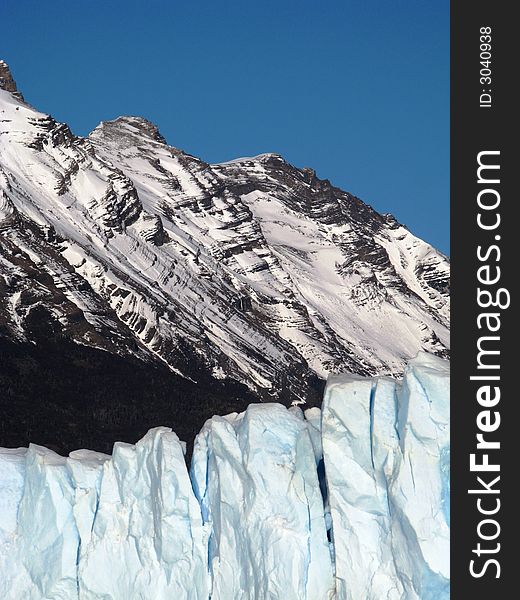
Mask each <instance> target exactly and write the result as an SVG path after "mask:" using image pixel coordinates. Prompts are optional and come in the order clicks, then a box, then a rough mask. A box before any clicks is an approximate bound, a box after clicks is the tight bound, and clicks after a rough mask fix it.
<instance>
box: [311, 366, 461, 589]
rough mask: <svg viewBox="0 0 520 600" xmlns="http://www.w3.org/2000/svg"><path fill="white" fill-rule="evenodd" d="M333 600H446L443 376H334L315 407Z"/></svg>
mask: <svg viewBox="0 0 520 600" xmlns="http://www.w3.org/2000/svg"><path fill="white" fill-rule="evenodd" d="M322 444H323V454H324V462H325V470H326V473H327V484H328V486H327V488H328V494H329V497H328V502H329V505H330V512H331V517H332V530H333V540H334V550H335V567H336V587H337V597H338V600H343V599H345V600H380V599H381V598H386V599H388V600H398V599H401V598H405V599H406V600H419V599H420V600H443V599H444V598H446V599H447V598H449V556H450V547H449V506H448V502H449V490H448V486H449V367H448V363H447V362H445V361H442V360H440V359H438V358H436V357H433V356H430V355H427V354H421V355H419V357H417V358H416V359H415V360H413V361H411V362H410V364H409V365H408V367H407V369H406V371H405V375H404V380H403V382H402V384H400V385H398V384H397V383H396V382H395V381H393V380H391V379H387V378H374V379H363V378H360V377H357V376H352V375H348V376H345V375H343V376H335V377H332V378H330V379H329V382H328V384H327V388H326V391H325V397H324V400H323V407H322Z"/></svg>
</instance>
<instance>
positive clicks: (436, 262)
mask: <svg viewBox="0 0 520 600" xmlns="http://www.w3.org/2000/svg"><path fill="white" fill-rule="evenodd" d="M4 64H5V63H4ZM1 73H3V75H2V77H3V81H4V83H3V87H4V88H5V89H3V90H0V289H1V290H2V292H3V293H2V295H1V297H0V337H1V338H2V343H5V344H11V345H12V344H15V345H17V346H18V347H21V346H22V345H24V344H25V345H30V346H34V343H35V342H36V346H37V347H38V348H39V347H41V343H42V340H44V341H45V342H46V343H47V344H50V343H51V342H52V343H53V344H54V346H53V350H52V352H53V353H54V354H56V355H57V354H59V352H60V350H59V348H60V347H63V348H64V347H65V344H64V342H67V343H69V344H70V343H71V344H74V345H76V346H78V345H80V346H81V347H82V348H89V349H92V350H93V351H98V350H100V349H101V350H102V351H103V352H108V353H109V355H110V356H108V355H105V359H106V361H110V357H116V358H117V359H118V360H119V359H122V360H124V361H127V360H128V361H133V360H137V361H139V362H140V363H141V364H144V365H152V366H153V367H154V368H155V367H157V368H163V367H164V366H166V367H167V368H168V369H169V370H170V373H171V385H177V384H178V381H179V378H182V379H184V382H185V384H188V383H193V384H194V385H195V384H200V385H201V386H202V384H203V383H204V384H205V385H207V386H209V387H211V386H214V387H215V389H219V388H221V387H222V386H227V389H229V386H231V387H232V388H233V389H234V390H235V392H234V394H233V395H234V397H235V398H237V402H238V404H237V408H242V405H243V403H244V402H245V401H246V398H247V400H250V398H251V397H252V398H255V399H257V400H262V401H265V400H267V401H270V400H276V401H281V402H282V403H284V404H286V405H289V404H291V403H294V402H296V403H299V402H307V403H309V404H311V405H312V404H319V402H320V401H321V391H322V389H323V385H324V380H325V378H326V377H327V375H328V374H330V373H336V372H341V371H345V370H348V371H352V372H356V373H360V374H393V375H400V374H402V372H403V369H404V365H405V363H406V360H408V359H409V358H410V357H411V356H414V355H415V354H416V353H417V352H418V351H420V350H427V351H429V352H432V353H435V354H437V355H439V356H447V355H448V348H449V329H448V326H449V321H448V319H449V263H448V261H447V259H446V257H444V256H443V255H442V254H441V253H439V252H437V251H436V250H434V249H433V248H432V247H431V246H429V245H428V244H426V243H424V242H423V241H421V240H419V239H418V238H416V237H414V236H413V235H412V234H411V233H410V232H409V231H408V230H407V229H406V228H405V227H403V226H402V225H400V224H399V223H397V221H396V220H395V219H394V218H393V217H391V216H387V215H380V214H379V213H377V212H376V211H374V210H373V209H372V208H371V207H369V206H367V205H366V204H364V203H363V202H362V201H361V200H360V199H358V198H356V197H354V196H352V195H351V194H349V193H347V192H344V191H342V190H340V189H338V188H336V187H334V186H333V185H332V184H331V183H330V182H328V181H325V180H320V179H319V178H318V177H317V176H316V174H315V172H314V171H313V170H312V169H309V168H306V169H303V170H302V169H298V168H296V167H294V166H292V165H290V164H288V163H287V162H286V161H285V160H284V159H283V158H282V157H281V156H279V155H276V154H265V155H261V156H257V157H253V158H242V159H238V160H235V161H231V162H228V163H225V164H216V165H209V164H208V163H206V162H204V161H202V160H199V159H197V158H195V157H193V156H190V155H188V154H186V153H184V152H182V151H181V150H178V149H176V148H173V147H171V146H169V145H168V144H167V143H166V142H165V140H164V138H163V137H162V136H161V135H160V133H159V131H158V129H157V127H156V126H155V125H153V124H151V123H150V122H148V121H146V120H145V119H142V118H139V117H121V118H119V119H116V120H114V121H108V122H104V123H101V124H100V125H99V126H98V127H97V128H96V129H95V130H94V131H93V132H92V133H91V134H90V135H89V137H88V138H79V137H76V136H74V135H73V134H72V132H71V131H70V129H69V128H68V127H67V126H66V125H64V124H60V123H57V122H56V121H55V120H54V119H53V118H52V117H50V116H48V115H44V114H42V113H39V112H37V111H36V110H34V109H33V108H31V107H30V106H28V105H27V104H25V103H23V102H21V101H20V99H19V97H17V96H16V94H14V93H13V90H12V89H10V90H8V88H12V87H13V85H14V82H12V77H11V76H10V73H9V71H8V69H7V67H6V66H4V67H3V71H1ZM13 352H14V350H13ZM31 352H33V350H31ZM71 354H75V352H72V353H71V352H69V350H67V351H66V352H65V351H63V352H62V355H63V362H64V365H66V364H67V362H68V361H69V359H68V356H69V355H71ZM16 362H17V365H18V366H15V369H18V368H20V369H23V368H24V367H23V366H20V364H19V361H18V359H16ZM69 362H70V361H69ZM132 364H133V363H132ZM0 376H3V377H4V378H6V381H5V383H6V387H7V388H8V389H11V390H14V392H13V393H15V392H16V393H18V392H17V390H16V389H15V388H16V385H18V384H14V383H13V381H15V380H17V377H15V376H14V375H10V374H9V373H6V372H4V373H0ZM18 379H19V378H18ZM42 379H44V378H42ZM194 382H195V383H194ZM20 393H22V392H20ZM23 393H25V392H23ZM114 394H115V395H114V402H116V403H117V402H119V400H118V399H117V392H116V391H114ZM153 395H154V393H153V390H152V391H151V396H153ZM140 397H142V394H140ZM31 401H34V398H31ZM41 402H43V403H45V402H47V405H48V406H51V405H53V404H54V405H55V404H56V401H55V400H53V402H48V401H47V400H46V396H45V394H44V396H43V398H42V400H41ZM150 402H151V403H152V405H153V403H154V401H153V399H151V400H150ZM64 408H65V407H64ZM60 410H61V409H60ZM58 418H60V419H62V418H64V417H58ZM185 419H187V420H189V419H190V416H189V415H185ZM14 420H15V417H13V421H14ZM180 425H181V424H179V426H180ZM200 425H201V423H199V422H198V423H194V425H193V426H194V428H199V427H200ZM15 428H16V424H13V426H12V427H11V426H10V427H9V429H10V430H11V431H12V430H13V429H15ZM125 431H126V429H125ZM143 433H144V432H143V431H140V433H139V435H142V434H143ZM24 435H28V433H26V434H24ZM125 435H127V434H126V433H125ZM137 435H138V434H137V432H136V433H135V436H137ZM24 439H27V438H24ZM135 439H136V438H134V441H135ZM20 441H22V440H20ZM45 441H46V443H49V440H45Z"/></svg>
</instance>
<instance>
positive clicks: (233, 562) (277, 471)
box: [192, 404, 334, 600]
mask: <svg viewBox="0 0 520 600" xmlns="http://www.w3.org/2000/svg"><path fill="white" fill-rule="evenodd" d="M192 478H193V482H194V487H195V490H196V493H197V496H198V498H199V500H200V502H201V505H202V510H203V515H204V520H205V522H206V523H207V524H208V525H209V527H210V530H211V537H210V541H209V567H210V572H211V578H212V596H211V598H221V599H222V600H224V599H226V598H233V599H236V600H246V599H248V598H283V599H286V600H310V599H313V598H322V599H323V600H326V599H327V598H333V595H334V582H333V577H332V563H331V557H330V552H329V548H328V542H327V535H326V528H325V518H324V510H323V499H322V496H321V493H320V487H319V481H318V476H317V471H316V459H315V454H314V449H313V445H312V440H311V435H310V433H309V428H308V425H307V423H306V421H305V420H304V419H303V415H302V413H301V411H299V409H297V410H289V411H288V410H287V409H286V408H284V407H283V406H281V405H279V404H263V405H251V406H249V407H248V409H247V411H246V412H245V413H243V414H241V415H231V416H229V417H227V418H222V417H214V418H213V419H211V420H210V421H209V422H208V423H206V425H205V427H204V428H203V430H202V431H201V433H200V435H199V436H198V437H197V440H196V442H195V450H194V455H193V466H192Z"/></svg>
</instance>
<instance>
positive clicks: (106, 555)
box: [0, 354, 449, 600]
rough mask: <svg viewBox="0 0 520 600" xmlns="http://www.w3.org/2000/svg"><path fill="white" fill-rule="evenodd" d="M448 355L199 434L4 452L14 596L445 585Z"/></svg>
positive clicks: (283, 598) (3, 497) (7, 587)
mask: <svg viewBox="0 0 520 600" xmlns="http://www.w3.org/2000/svg"><path fill="white" fill-rule="evenodd" d="M448 417H449V365H448V363H447V362H446V361H444V360H442V359H439V358H437V357H434V356H430V355H426V354H421V355H419V356H418V357H417V358H416V359H414V360H412V361H411V362H410V364H409V365H408V367H407V368H406V370H405V375H404V380H403V381H402V382H401V383H397V382H396V381H394V380H392V379H389V378H362V377H359V376H337V377H333V378H331V379H330V380H329V383H328V385H327V389H326V393H325V399H324V403H323V410H322V412H321V414H320V411H319V410H318V409H316V408H314V409H308V410H307V411H305V413H303V412H302V411H301V410H300V409H299V408H291V409H286V408H285V407H283V406H281V405H279V404H262V405H254V404H253V405H251V406H249V407H248V409H247V410H246V411H245V412H244V413H241V414H237V413H233V414H231V415H227V416H226V417H213V418H212V419H210V420H209V421H208V422H207V423H206V425H205V426H204V428H203V429H202V431H201V432H200V434H199V435H198V437H197V439H196V441H195V449H194V453H193V459H192V463H191V470H190V474H188V470H187V467H186V463H185V460H184V450H185V446H184V444H183V443H182V442H180V441H179V439H178V437H177V436H176V435H175V434H174V433H173V432H172V431H171V430H170V429H168V428H165V427H159V428H156V429H153V430H151V431H149V432H148V434H147V435H146V436H145V437H144V438H143V439H142V440H141V441H140V442H138V443H137V444H136V445H135V446H134V445H130V444H123V443H116V444H115V446H114V451H113V454H112V456H107V455H102V454H99V453H95V452H89V451H86V450H79V451H76V452H72V453H71V454H70V456H69V457H68V458H63V457H61V456H59V455H57V454H55V453H54V452H52V451H50V450H47V449H45V448H42V447H40V446H35V445H31V446H30V447H29V448H28V449H1V450H0V597H2V598H9V600H51V599H53V600H57V599H60V600H80V599H81V600H83V599H85V600H86V599H89V600H90V599H92V600H94V599H102V600H129V599H142V600H145V599H149V600H161V599H163V598H164V599H165V600H166V599H168V600H171V599H172V598H175V600H184V599H186V600H187V599H190V600H202V599H204V600H209V599H210V598H211V600H230V599H233V600H291V599H294V600H333V599H335V600H381V598H387V599H388V600H447V599H448V598H449V505H448V501H449V489H448V485H449V426H448Z"/></svg>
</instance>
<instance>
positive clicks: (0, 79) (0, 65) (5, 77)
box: [0, 59, 23, 100]
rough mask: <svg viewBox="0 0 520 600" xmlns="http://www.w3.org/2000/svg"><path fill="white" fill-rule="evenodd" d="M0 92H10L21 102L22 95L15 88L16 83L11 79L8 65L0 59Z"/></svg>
mask: <svg viewBox="0 0 520 600" xmlns="http://www.w3.org/2000/svg"><path fill="white" fill-rule="evenodd" d="M0 90H5V91H6V92H11V93H12V94H15V95H16V96H17V97H18V98H20V99H21V100H23V96H22V94H21V93H20V92H19V91H18V88H17V87H16V81H15V80H14V78H13V75H12V73H11V69H10V68H9V65H8V64H7V63H6V62H5V60H2V59H0Z"/></svg>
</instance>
